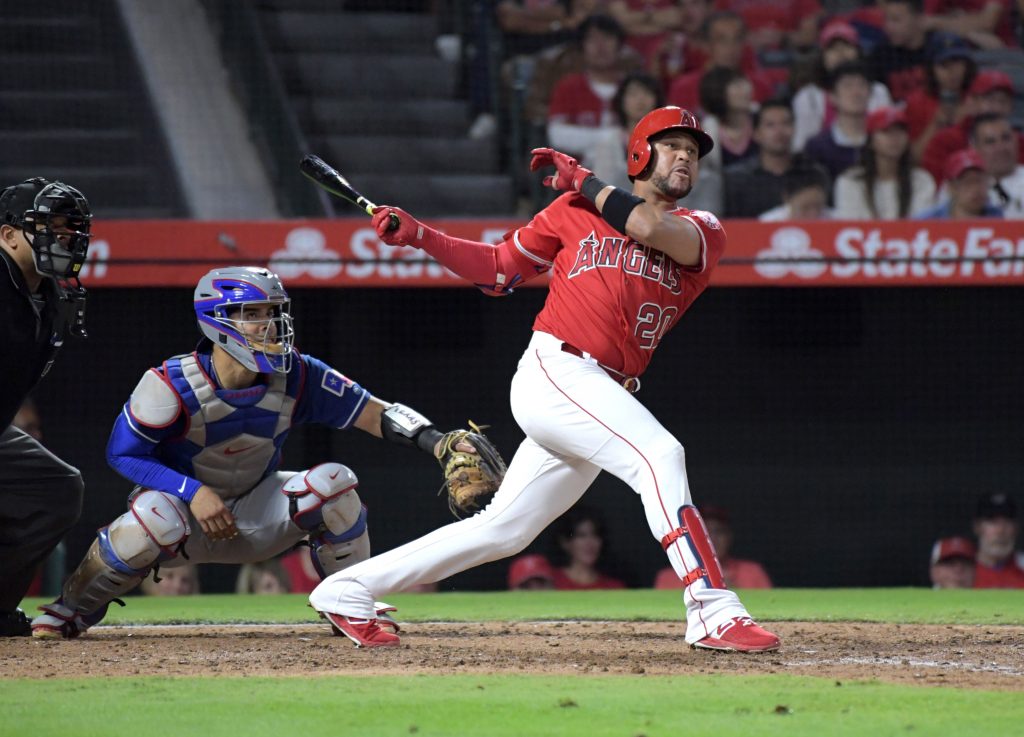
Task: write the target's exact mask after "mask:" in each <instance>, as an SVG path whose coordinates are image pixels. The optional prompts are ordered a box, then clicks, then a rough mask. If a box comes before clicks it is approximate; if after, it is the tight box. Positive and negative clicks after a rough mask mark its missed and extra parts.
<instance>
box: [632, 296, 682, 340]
mask: <svg viewBox="0 0 1024 737" xmlns="http://www.w3.org/2000/svg"><path fill="white" fill-rule="evenodd" d="M678 313H679V308H678V307H662V306H661V305H657V304H654V303H653V302H644V303H643V304H642V305H640V310H639V311H638V312H637V313H636V328H634V329H633V334H634V335H636V337H637V338H638V339H639V343H640V347H641V348H642V349H643V350H645V351H653V350H654V349H655V348H656V347H657V346H658V343H660V342H661V338H662V336H664V335H665V333H666V332H668V328H669V326H670V325H671V324H672V321H673V320H674V319H675V317H676V315H677V314H678Z"/></svg>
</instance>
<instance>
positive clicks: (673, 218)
mask: <svg viewBox="0 0 1024 737" xmlns="http://www.w3.org/2000/svg"><path fill="white" fill-rule="evenodd" d="M713 145H714V144H713V142H712V140H711V137H710V136H708V135H707V134H706V133H705V132H704V131H703V130H702V129H701V126H700V123H699V122H698V120H697V119H696V117H694V116H693V115H692V114H691V113H689V112H688V111H686V110H681V109H680V108H677V107H665V108H660V109H658V110H655V111H653V112H651V113H649V114H648V115H647V116H646V117H644V118H643V119H642V120H641V121H640V122H639V123H638V124H637V126H636V128H635V129H634V130H633V132H632V136H631V139H630V141H629V146H628V150H627V156H628V166H627V169H628V172H629V174H630V177H631V178H632V179H633V181H634V185H633V191H632V193H630V192H626V191H624V190H621V189H617V188H615V187H612V186H607V185H605V183H604V182H602V181H600V180H599V179H597V178H596V177H595V176H594V175H593V174H592V173H591V172H589V171H587V170H586V169H584V168H582V167H580V166H579V165H578V164H577V162H576V161H575V160H573V159H572V158H570V157H568V156H566V155H565V154H561V153H559V152H557V151H553V150H551V149H546V148H542V149H536V150H535V151H534V152H533V160H532V162H531V168H533V169H538V168H540V167H543V166H549V165H554V167H555V169H556V173H555V175H554V176H551V177H548V178H547V179H545V184H546V185H549V186H551V187H553V188H554V189H556V190H563V191H565V194H564V195H562V196H561V197H559V198H558V199H557V200H556V201H555V202H554V203H552V204H551V205H550V206H548V207H547V208H545V209H544V210H542V211H541V212H539V213H538V214H537V215H536V217H534V218H533V220H532V221H531V222H530V223H529V224H528V225H526V226H525V227H522V228H519V229H518V230H516V231H514V232H512V233H510V234H509V235H508V236H507V237H506V239H505V240H504V242H503V243H501V244H500V245H498V246H491V245H488V244H485V243H476V242H471V241H465V240H460V239H457V238H452V237H449V236H446V235H444V234H442V233H440V232H438V231H436V230H433V229H432V228H429V227H428V226H426V225H424V224H422V223H420V222H417V221H416V220H415V219H413V218H412V217H411V216H410V215H409V214H407V213H405V212H403V211H402V210H399V209H397V208H394V207H381V208H378V209H377V211H376V212H375V214H374V224H375V227H376V228H377V233H378V235H379V236H380V237H381V239H382V240H384V241H385V242H386V243H389V244H393V245H394V244H410V245H414V246H418V247H419V248H422V249H423V250H424V251H426V252H427V253H429V254H430V255H431V256H433V257H434V258H436V259H437V260H438V261H440V262H441V263H442V264H444V265H445V266H447V267H448V268H450V269H452V270H453V271H455V272H456V273H458V274H459V275H461V276H463V277H464V278H466V279H468V280H470V281H472V282H473V283H474V284H476V285H477V286H478V287H479V288H480V289H482V290H483V291H484V292H486V293H488V294H492V295H504V294H508V293H509V292H510V291H511V290H512V289H513V288H514V287H517V286H519V285H520V284H523V283H525V282H527V281H529V280H530V279H532V278H535V277H536V276H538V275H539V274H542V273H544V272H547V271H550V272H551V276H552V278H551V287H550V292H549V294H548V297H547V301H546V303H545V305H544V308H543V309H542V310H541V312H540V314H539V315H538V316H537V319H536V322H535V323H534V326H533V329H534V334H533V339H532V340H531V341H530V344H529V346H528V347H527V349H526V352H525V353H524V354H523V356H522V359H521V360H520V362H519V367H518V371H517V373H516V374H515V377H514V378H513V380H512V390H511V402H512V412H513V414H514V416H515V418H516V421H517V422H518V423H519V425H520V426H521V427H522V429H523V431H524V432H525V433H526V440H524V441H523V443H522V445H521V446H520V447H519V449H518V451H517V452H516V455H515V457H514V458H513V459H512V462H511V464H510V465H509V468H508V472H507V474H506V476H505V479H504V481H503V483H502V484H501V487H500V488H499V489H498V492H497V494H496V495H495V497H494V499H493V501H492V502H491V504H490V505H489V506H487V507H486V508H485V509H484V510H483V511H482V512H480V513H479V514H477V515H475V516H473V517H470V518H468V519H465V520H462V521H460V522H457V523H454V524H451V525H448V526H446V527H443V528H440V529H438V530H435V531H434V532H432V533H430V534H429V535H426V536H425V537H422V538H420V539H418V540H415V541H413V542H411V543H408V544H406V545H403V546H401V547H399V548H396V549H394V550H391V551H389V552H387V553H384V554H382V555H379V556H376V557H374V558H370V559H369V560H366V561H363V562H361V563H359V564H356V565H354V566H351V567H349V568H346V569H345V570H343V571H341V572H339V573H335V574H333V575H331V576H329V577H328V578H327V579H325V580H324V581H323V582H322V583H321V584H320V585H319V586H318V587H317V588H316V589H315V590H314V591H313V593H312V594H311V595H310V602H311V603H312V605H313V607H314V608H315V609H317V610H318V611H320V612H321V613H323V614H325V616H327V618H328V619H329V620H330V621H331V623H332V624H333V626H334V627H335V628H337V629H339V630H341V631H343V632H344V633H345V634H347V635H348V636H349V637H350V638H351V639H352V640H354V641H355V642H356V643H357V645H361V646H364V647H378V646H386V645H397V644H398V636H397V635H395V634H393V633H392V632H388V631H385V630H383V629H381V627H380V624H379V622H378V621H377V619H376V615H375V605H374V600H375V598H376V597H378V596H381V595H384V594H387V593H389V592H393V591H400V590H402V589H404V588H407V587H410V586H413V585H414V584H418V583H425V582H430V581H438V580H440V579H443V578H445V577H447V576H450V575H452V574H455V573H458V572H460V571H463V570H465V569H467V568H469V567H471V566H475V565H479V564H481V563H486V562H488V561H493V560H497V559H499V558H503V557H505V556H509V555H513V554H515V553H517V552H519V551H520V550H522V549H523V548H525V547H526V546H527V545H528V544H529V543H530V541H531V540H533V539H534V538H535V537H536V535H537V534H538V533H539V532H540V531H541V530H543V529H544V528H545V527H546V526H547V525H548V524H549V523H551V522H552V521H553V520H554V519H555V518H556V517H558V516H559V515H561V514H562V513H563V512H565V511H566V510H567V509H568V508H569V507H571V506H572V505H573V504H574V503H575V502H576V501H577V500H578V499H579V498H580V497H581V496H582V495H583V493H584V492H585V491H586V490H587V488H588V487H589V486H590V484H591V483H592V482H593V481H594V479H595V478H596V477H597V474H598V473H600V472H601V471H602V470H605V471H608V472H609V473H612V474H614V475H615V476H617V477H619V478H620V479H622V480H623V481H625V482H626V483H627V484H629V486H631V487H632V488H633V490H634V491H636V493H637V494H639V495H640V499H641V501H642V502H643V505H644V510H645V512H646V517H647V522H648V524H649V525H650V528H651V532H652V533H653V534H654V537H655V539H656V540H658V541H659V542H660V543H661V545H662V547H663V548H664V549H665V552H666V553H667V555H668V558H669V560H670V561H671V563H672V567H673V568H674V569H675V572H676V573H677V574H678V575H679V577H680V579H682V580H683V582H684V586H685V588H684V600H685V603H686V610H687V629H686V641H687V642H689V643H691V644H692V645H694V646H696V647H701V648H709V649H715V650H738V651H746V652H757V651H770V650H775V649H777V648H778V647H779V639H778V638H777V637H776V636H775V635H773V634H772V633H770V632H767V631H766V630H764V629H762V628H761V627H760V626H758V625H757V624H756V623H755V622H754V621H753V620H752V619H751V617H750V615H749V614H748V613H747V611H746V609H744V607H743V605H742V604H741V603H740V601H739V598H738V597H737V596H736V594H734V593H733V592H731V591H729V590H728V589H726V587H725V583H724V581H723V578H722V572H721V569H720V567H719V564H718V561H717V559H716V557H715V552H714V548H713V546H712V544H711V541H710V539H709V538H708V534H707V531H706V530H705V528H704V523H703V521H702V520H701V518H700V515H699V514H698V512H697V509H696V508H695V507H694V506H693V504H692V502H691V499H690V488H689V485H688V484H687V479H686V466H685V459H684V453H683V447H682V446H681V445H680V444H679V441H678V440H676V439H675V438H674V437H673V436H672V434H671V433H669V432H668V431H667V430H666V429H665V428H664V427H662V425H661V424H660V423H659V422H658V421H657V420H656V419H655V418H654V416H653V415H652V414H651V413H650V412H649V411H648V410H647V409H646V408H645V407H644V406H643V405H641V404H640V403H639V402H638V401H637V400H636V399H635V398H634V397H633V395H632V393H633V392H635V391H637V389H638V388H639V386H640V375H641V374H642V373H643V372H644V370H645V369H646V368H647V364H648V363H649V362H650V360H651V356H652V355H653V353H654V350H655V349H656V348H657V347H658V343H659V342H661V340H662V338H664V336H665V333H667V332H668V331H669V329H670V328H672V327H673V326H674V325H675V324H676V323H677V322H678V321H679V318H680V317H681V316H682V314H683V313H684V312H685V311H686V309H687V308H688V307H689V306H690V305H691V304H692V303H693V301H694V300H695V299H696V298H697V296H698V295H699V294H700V293H701V292H702V291H703V290H704V288H705V287H706V286H707V284H708V280H709V278H710V276H711V272H712V270H713V269H714V268H715V265H716V263H717V262H718V260H719V258H720V257H721V255H722V252H723V251H724V250H725V240H726V238H725V231H724V230H723V229H722V225H721V224H720V223H719V222H718V219H717V218H716V217H715V216H714V215H713V214H711V213H710V212H703V211H699V210H695V211H690V210H687V209H685V208H680V207H678V206H677V201H678V200H679V199H680V198H682V197H685V196H686V195H687V194H688V193H689V192H690V190H691V188H692V187H693V185H694V184H695V183H696V181H697V175H698V171H699V159H700V158H701V157H703V156H704V155H706V154H707V153H708V152H709V151H710V150H711V149H712V147H713ZM392 213H394V214H396V215H397V216H398V217H399V219H400V226H399V227H398V228H397V229H395V230H389V222H390V215H391V214H392ZM691 383H693V384H697V380H696V378H694V379H691Z"/></svg>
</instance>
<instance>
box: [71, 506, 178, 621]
mask: <svg viewBox="0 0 1024 737" xmlns="http://www.w3.org/2000/svg"><path fill="white" fill-rule="evenodd" d="M187 520H188V517H187V507H186V506H185V502H183V501H181V500H180V499H178V498H177V497H174V496H171V495H170V494H164V493H163V492H159V491H151V490H144V491H140V492H138V493H136V494H133V495H132V497H131V498H130V500H129V508H128V511H127V512H125V513H124V514H122V515H121V516H120V517H118V518H117V519H115V520H114V521H113V522H111V523H110V525H108V526H107V527H104V528H102V529H100V531H99V533H98V534H97V536H96V540H95V541H94V542H93V544H92V546H90V548H89V552H88V553H87V554H86V556H85V560H83V561H82V563H81V565H79V566H78V568H77V569H75V572H74V573H72V574H71V576H70V578H68V580H67V582H66V583H65V584H64V588H63V591H62V596H61V598H62V599H63V603H64V605H65V606H67V607H68V608H70V609H71V610H72V611H74V612H79V613H90V612H94V611H96V610H98V609H100V608H101V607H103V606H105V605H106V604H108V603H109V602H110V601H111V600H112V599H114V598H115V597H118V596H120V595H121V594H125V593H127V592H129V591H131V590H132V589H133V588H135V587H136V586H137V585H138V584H139V582H141V581H142V579H143V578H145V577H146V574H147V573H149V571H150V570H151V569H152V568H153V565H154V564H156V563H159V562H161V561H165V560H170V559H171V558H174V557H175V556H176V555H177V554H178V552H179V551H180V550H181V547H182V546H183V545H184V544H185V541H186V540H187V539H188V536H189V533H190V532H191V531H190V529H189V525H188V521H187Z"/></svg>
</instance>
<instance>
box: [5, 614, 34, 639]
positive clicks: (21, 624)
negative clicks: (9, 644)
mask: <svg viewBox="0 0 1024 737" xmlns="http://www.w3.org/2000/svg"><path fill="white" fill-rule="evenodd" d="M31 634H32V625H31V624H30V623H29V621H28V617H26V616H25V612H23V611H21V610H20V609H15V610H14V611H13V612H0V637H28V636H29V635H31Z"/></svg>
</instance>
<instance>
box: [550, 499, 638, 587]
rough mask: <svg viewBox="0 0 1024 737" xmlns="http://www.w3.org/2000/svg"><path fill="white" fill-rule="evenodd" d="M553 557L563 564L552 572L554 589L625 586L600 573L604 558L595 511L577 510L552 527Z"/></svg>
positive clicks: (604, 537) (602, 537) (601, 530)
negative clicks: (556, 557) (553, 540)
mask: <svg viewBox="0 0 1024 737" xmlns="http://www.w3.org/2000/svg"><path fill="white" fill-rule="evenodd" d="M554 533H555V543H556V546H557V548H556V550H555V553H556V555H557V556H558V557H559V558H561V559H562V560H564V561H566V564H565V565H563V566H560V567H556V568H555V569H554V581H555V588H556V589H563V590H573V591H576V590H583V589H622V588H625V587H626V585H625V584H624V583H623V582H622V581H620V580H619V579H617V578H612V577H611V576H609V575H607V574H605V573H604V572H603V571H602V567H603V561H604V559H605V558H606V557H607V553H608V546H607V545H606V544H605V543H606V540H607V535H606V534H605V527H604V521H603V520H602V519H601V516H600V515H599V514H598V513H597V511H596V510H593V509H590V508H589V507H585V506H576V507H573V508H572V509H570V510H569V511H568V512H566V513H565V514H563V515H562V516H561V517H559V518H558V520H556V522H555V524H554Z"/></svg>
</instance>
